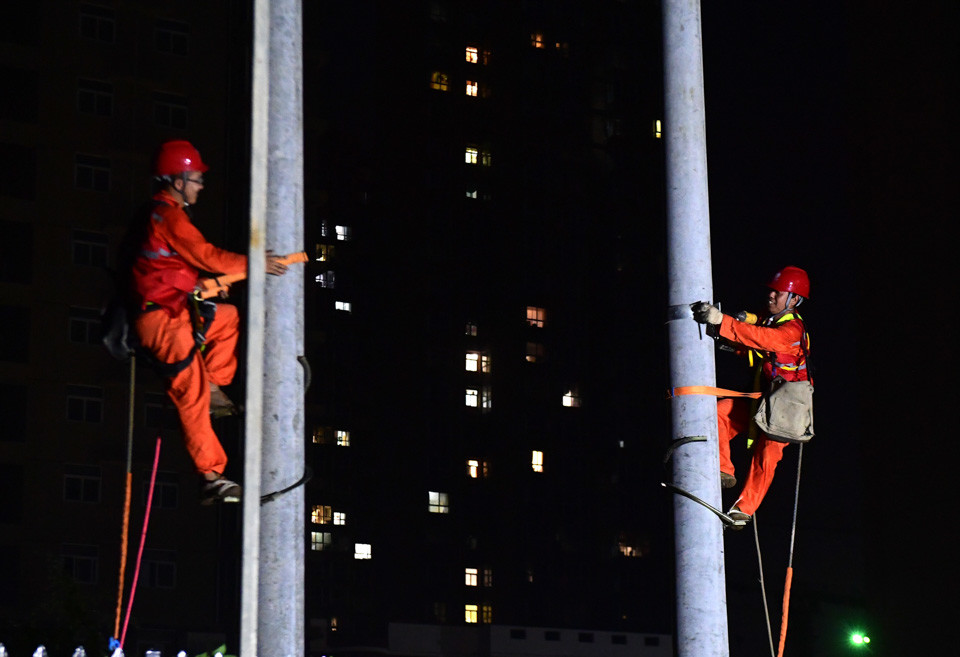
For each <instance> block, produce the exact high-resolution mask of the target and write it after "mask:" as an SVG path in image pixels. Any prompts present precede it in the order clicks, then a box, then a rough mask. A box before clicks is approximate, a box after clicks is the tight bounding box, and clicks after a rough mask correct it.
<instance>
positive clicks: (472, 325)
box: [463, 322, 477, 337]
mask: <svg viewBox="0 0 960 657" xmlns="http://www.w3.org/2000/svg"><path fill="white" fill-rule="evenodd" d="M463 333H464V335H470V336H473V337H477V323H476V322H467V325H466V328H464V330H463Z"/></svg>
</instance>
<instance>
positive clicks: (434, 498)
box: [427, 491, 450, 513]
mask: <svg viewBox="0 0 960 657" xmlns="http://www.w3.org/2000/svg"><path fill="white" fill-rule="evenodd" d="M427 509H428V510H429V511H430V513H450V498H449V497H448V496H447V494H446V493H439V492H437V491H429V492H428V493H427Z"/></svg>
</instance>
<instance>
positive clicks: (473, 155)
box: [463, 146, 480, 164]
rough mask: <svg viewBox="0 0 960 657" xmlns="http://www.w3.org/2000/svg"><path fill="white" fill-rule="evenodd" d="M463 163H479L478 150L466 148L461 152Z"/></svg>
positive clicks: (471, 147)
mask: <svg viewBox="0 0 960 657" xmlns="http://www.w3.org/2000/svg"><path fill="white" fill-rule="evenodd" d="M463 161H464V162H465V163H467V164H476V163H477V162H479V161H480V149H479V148H476V147H474V146H467V148H466V149H465V150H464V152H463Z"/></svg>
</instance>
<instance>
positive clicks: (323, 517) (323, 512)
mask: <svg viewBox="0 0 960 657" xmlns="http://www.w3.org/2000/svg"><path fill="white" fill-rule="evenodd" d="M332 517H333V508H332V507H329V506H322V505H319V504H316V505H314V507H313V509H312V510H311V511H310V522H312V523H313V524H315V525H329V524H330V519H331V518H332Z"/></svg>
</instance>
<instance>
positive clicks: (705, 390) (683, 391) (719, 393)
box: [668, 386, 763, 399]
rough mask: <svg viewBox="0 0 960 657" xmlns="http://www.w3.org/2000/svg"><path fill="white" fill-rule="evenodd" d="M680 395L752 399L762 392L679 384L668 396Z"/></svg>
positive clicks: (759, 395) (758, 396) (761, 394)
mask: <svg viewBox="0 0 960 657" xmlns="http://www.w3.org/2000/svg"><path fill="white" fill-rule="evenodd" d="M680 395H712V396H714V397H749V398H751V399H760V397H762V396H763V393H762V392H737V391H736V390H727V389H726V388H716V387H714V386H678V387H676V388H671V389H670V392H669V394H668V397H679V396H680Z"/></svg>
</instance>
